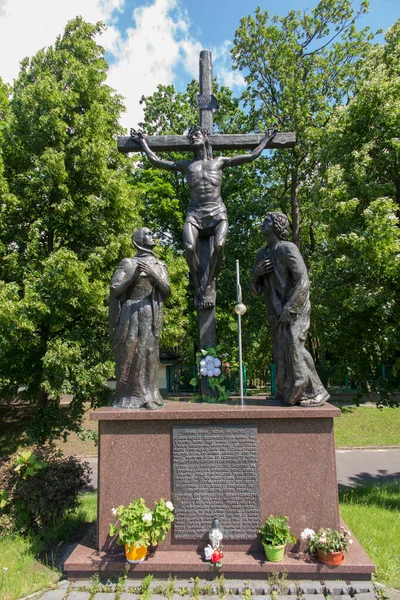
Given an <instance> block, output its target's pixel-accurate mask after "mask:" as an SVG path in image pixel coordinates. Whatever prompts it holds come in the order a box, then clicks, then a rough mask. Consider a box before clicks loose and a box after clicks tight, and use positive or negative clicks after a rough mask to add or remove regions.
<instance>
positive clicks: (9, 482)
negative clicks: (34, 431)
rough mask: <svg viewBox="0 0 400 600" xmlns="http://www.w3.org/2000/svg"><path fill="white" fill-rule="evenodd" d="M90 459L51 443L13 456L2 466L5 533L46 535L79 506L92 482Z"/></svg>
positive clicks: (0, 514) (1, 509)
mask: <svg viewBox="0 0 400 600" xmlns="http://www.w3.org/2000/svg"><path fill="white" fill-rule="evenodd" d="M89 474H90V468H89V465H88V463H81V462H80V461H79V460H78V459H77V458H75V457H73V456H70V457H68V458H66V457H64V456H63V454H62V452H61V451H60V450H55V449H54V448H52V447H50V446H41V447H35V448H33V449H32V450H26V451H23V452H21V453H20V454H17V455H16V456H12V457H11V458H10V459H9V460H8V461H7V462H5V463H3V464H2V466H1V468H0V489H1V493H2V496H1V497H2V503H1V505H0V519H1V523H2V526H3V528H2V535H7V534H8V533H10V532H13V531H15V532H18V533H19V534H27V533H29V532H37V533H39V534H40V535H43V536H45V535H46V532H48V531H49V529H51V528H52V527H54V525H55V524H56V523H57V521H58V520H59V519H60V518H61V517H63V516H64V515H65V514H66V513H68V512H70V511H72V510H73V509H74V508H76V506H77V504H78V497H79V493H80V492H82V491H83V489H84V488H85V487H86V486H87V485H88V483H89Z"/></svg>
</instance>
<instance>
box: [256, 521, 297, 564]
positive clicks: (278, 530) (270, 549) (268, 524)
mask: <svg viewBox="0 0 400 600" xmlns="http://www.w3.org/2000/svg"><path fill="white" fill-rule="evenodd" d="M259 533H260V534H261V543H262V545H263V546H264V551H265V556H266V557H267V560H270V561H272V562H280V561H281V560H282V559H283V556H284V554H285V547H286V544H287V543H288V542H292V543H294V542H295V541H296V538H295V537H294V535H293V534H292V533H291V531H290V527H289V525H288V518H287V517H283V516H281V515H280V516H278V517H274V516H273V515H271V516H270V517H269V518H268V519H267V520H266V521H265V523H264V525H262V527H260V529H259Z"/></svg>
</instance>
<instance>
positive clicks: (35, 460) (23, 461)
mask: <svg viewBox="0 0 400 600" xmlns="http://www.w3.org/2000/svg"><path fill="white" fill-rule="evenodd" d="M15 464H16V467H15V468H14V471H15V472H16V473H19V474H20V476H21V479H26V478H27V477H29V476H32V475H35V474H36V473H37V472H38V471H40V470H41V469H44V468H45V467H47V462H45V461H44V460H40V458H39V457H38V456H37V455H36V454H34V453H33V452H32V450H23V451H22V452H20V453H19V454H17V456H16V459H15Z"/></svg>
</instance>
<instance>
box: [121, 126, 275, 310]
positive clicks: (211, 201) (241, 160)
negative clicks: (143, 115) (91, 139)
mask: <svg viewBox="0 0 400 600" xmlns="http://www.w3.org/2000/svg"><path fill="white" fill-rule="evenodd" d="M275 134H276V128H274V129H268V131H267V133H266V135H265V137H264V139H263V140H262V141H261V142H260V144H259V145H258V146H257V147H256V148H255V149H254V150H252V151H251V152H249V153H248V154H240V155H237V156H229V157H228V156H218V157H217V158H213V155H212V146H211V143H210V141H209V139H208V132H207V131H206V130H205V129H202V128H201V127H196V128H194V129H191V130H190V131H189V133H188V136H187V137H188V138H189V141H190V149H191V151H192V152H193V154H194V157H193V160H178V161H170V160H164V159H161V158H159V157H158V156H157V155H156V154H155V153H154V152H153V151H152V150H151V149H150V148H149V146H148V144H147V142H146V138H145V137H144V136H143V134H141V133H138V132H136V131H134V130H131V136H132V137H133V138H134V139H135V140H137V141H138V142H139V143H140V145H141V147H142V150H143V152H144V153H145V154H146V156H147V157H148V159H149V161H150V162H151V164H152V165H154V166H155V167H157V168H159V169H166V170H167V171H180V172H182V173H184V174H185V178H186V181H187V183H188V185H189V189H190V201H189V205H188V209H187V215H186V221H185V224H184V227H183V241H184V245H185V255H186V262H187V264H188V267H189V270H190V274H191V277H192V280H193V283H194V286H195V305H196V306H197V307H198V308H199V309H202V308H210V307H211V306H214V304H215V294H214V292H213V285H212V284H213V282H214V280H215V278H216V276H217V275H218V272H219V270H220V268H221V264H222V257H223V250H224V246H225V241H226V237H227V234H228V217H227V213H226V207H225V204H224V203H223V200H222V198H221V183H222V171H223V169H225V168H226V167H234V166H236V165H242V164H245V163H250V162H252V161H253V160H255V159H256V158H257V157H258V156H260V154H261V152H262V151H263V150H264V149H265V148H266V147H267V146H268V143H269V142H270V141H271V140H272V139H273V138H274V136H275ZM211 235H213V236H214V251H213V253H212V255H211V259H210V264H209V270H208V277H207V281H206V284H205V286H204V288H202V287H201V283H200V275H199V266H200V261H199V256H198V251H197V242H198V238H199V236H211ZM203 285H204V284H203Z"/></svg>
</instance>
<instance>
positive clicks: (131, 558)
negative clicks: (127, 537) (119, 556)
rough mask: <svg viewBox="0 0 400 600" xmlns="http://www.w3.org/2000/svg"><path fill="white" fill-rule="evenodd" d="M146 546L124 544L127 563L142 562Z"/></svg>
mask: <svg viewBox="0 0 400 600" xmlns="http://www.w3.org/2000/svg"><path fill="white" fill-rule="evenodd" d="M146 554H147V546H141V547H140V548H135V546H128V544H125V556H126V560H127V561H128V563H131V564H132V565H135V564H136V563H140V562H142V561H143V560H144V559H145V558H146Z"/></svg>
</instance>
